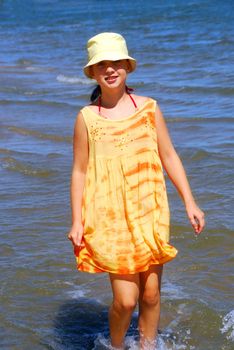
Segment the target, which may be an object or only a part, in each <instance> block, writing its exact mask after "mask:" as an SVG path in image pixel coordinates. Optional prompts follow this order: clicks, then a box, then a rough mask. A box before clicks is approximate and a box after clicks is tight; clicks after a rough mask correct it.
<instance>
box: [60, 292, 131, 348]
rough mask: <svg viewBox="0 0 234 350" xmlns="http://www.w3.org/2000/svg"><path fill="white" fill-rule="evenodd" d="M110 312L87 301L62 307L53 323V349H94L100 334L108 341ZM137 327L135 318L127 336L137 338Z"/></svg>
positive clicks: (92, 301)
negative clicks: (135, 336) (135, 335)
mask: <svg viewBox="0 0 234 350" xmlns="http://www.w3.org/2000/svg"><path fill="white" fill-rule="evenodd" d="M108 308H109V307H108V306H106V305H103V304H101V303H99V302H97V301H96V300H95V299H87V298H79V299H78V300H74V299H73V300H70V301H68V302H66V303H65V304H63V305H61V307H60V308H59V310H58V312H57V315H56V318H55V321H54V341H53V344H54V346H55V347H53V348H55V349H59V350H63V349H64V350H65V349H66V350H91V349H93V347H94V341H95V339H97V337H98V335H99V334H101V335H102V337H105V338H108V337H109V325H108ZM136 326H137V317H136V315H133V318H132V322H131V326H130V328H129V330H128V333H127V335H134V334H136ZM55 344H56V345H55Z"/></svg>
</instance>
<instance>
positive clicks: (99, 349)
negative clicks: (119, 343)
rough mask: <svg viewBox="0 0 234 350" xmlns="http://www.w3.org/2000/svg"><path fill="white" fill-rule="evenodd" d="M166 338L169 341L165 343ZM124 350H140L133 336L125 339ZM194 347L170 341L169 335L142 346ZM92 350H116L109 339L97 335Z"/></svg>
mask: <svg viewBox="0 0 234 350" xmlns="http://www.w3.org/2000/svg"><path fill="white" fill-rule="evenodd" d="M167 338H168V339H170V341H167ZM125 349H126V350H140V344H139V341H137V340H136V339H135V338H134V337H133V336H127V337H126V338H125ZM194 349H195V347H194V346H188V345H186V344H178V342H176V340H172V339H171V335H169V334H164V335H159V336H158V338H157V340H156V341H153V342H148V343H145V344H144V350H194ZM92 350H117V349H116V348H114V347H113V346H111V343H110V339H109V338H106V337H104V335H103V334H99V335H98V336H97V338H96V339H95V341H94V347H93V348H92Z"/></svg>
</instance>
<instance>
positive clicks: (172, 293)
mask: <svg viewBox="0 0 234 350" xmlns="http://www.w3.org/2000/svg"><path fill="white" fill-rule="evenodd" d="M162 292H163V294H162V295H163V296H164V295H166V299H168V298H169V299H173V300H175V299H176V300H180V299H186V298H188V294H186V293H185V292H184V290H183V288H182V287H181V286H178V285H175V284H173V283H171V282H169V281H166V282H164V283H163V285H162Z"/></svg>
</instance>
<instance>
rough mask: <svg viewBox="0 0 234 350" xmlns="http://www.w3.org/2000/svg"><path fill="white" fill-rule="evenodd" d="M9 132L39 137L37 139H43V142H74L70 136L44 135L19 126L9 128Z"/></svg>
mask: <svg viewBox="0 0 234 350" xmlns="http://www.w3.org/2000/svg"><path fill="white" fill-rule="evenodd" d="M8 130H9V131H12V132H15V133H17V134H20V135H25V136H34V137H37V138H39V139H43V140H51V141H56V142H69V143H71V142H72V137H70V136H61V135H53V134H44V133H42V132H40V131H36V130H30V129H25V128H20V127H17V126H9V127H8Z"/></svg>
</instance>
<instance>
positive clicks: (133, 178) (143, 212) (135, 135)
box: [74, 98, 177, 274]
mask: <svg viewBox="0 0 234 350" xmlns="http://www.w3.org/2000/svg"><path fill="white" fill-rule="evenodd" d="M155 108H156V101H155V100H153V99H151V98H148V99H147V100H146V102H145V103H144V104H143V105H142V106H141V107H140V108H139V109H138V110H137V111H136V112H135V113H134V114H132V115H130V116H129V117H127V118H122V119H115V120H113V119H106V118H104V117H102V116H100V115H98V114H97V113H95V112H94V111H93V110H92V109H91V108H89V107H88V106H86V107H84V108H83V109H82V110H81V112H82V116H83V118H84V121H85V124H86V127H87V132H88V141H89V162H88V167H87V173H86V178H85V186H84V191H83V197H82V223H83V225H84V236H83V241H84V244H85V246H84V247H82V248H77V247H76V248H75V249H74V252H75V256H76V259H77V268H78V269H79V270H81V271H86V272H91V273H98V272H111V273H117V274H132V273H137V272H142V271H146V270H148V268H149V266H150V265H153V264H164V263H166V262H168V261H170V260H172V259H173V258H174V257H175V256H176V254H177V250H176V248H175V247H173V246H171V245H170V244H169V243H168V241H169V220H170V213H169V207H168V200H167V193H166V186H165V180H164V175H163V169H162V164H161V161H160V158H159V154H158V146H157V134H156V122H155Z"/></svg>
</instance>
